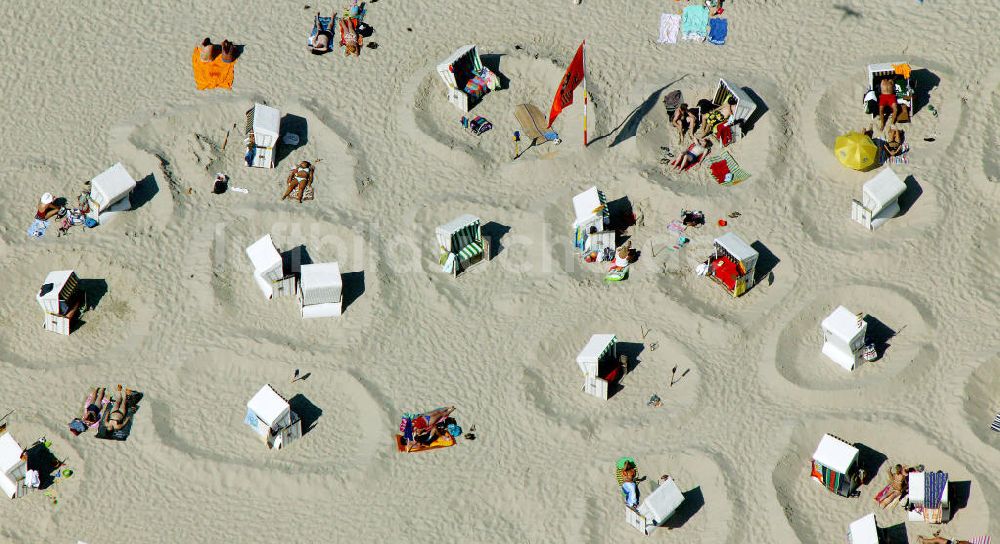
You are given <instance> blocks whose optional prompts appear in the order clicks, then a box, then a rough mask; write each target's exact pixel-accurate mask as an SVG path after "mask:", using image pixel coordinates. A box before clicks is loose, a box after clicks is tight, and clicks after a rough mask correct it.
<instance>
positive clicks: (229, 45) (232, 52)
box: [219, 40, 236, 64]
mask: <svg viewBox="0 0 1000 544" xmlns="http://www.w3.org/2000/svg"><path fill="white" fill-rule="evenodd" d="M219 59H221V60H222V62H225V63H226V64H229V63H231V62H236V44H234V43H233V42H231V41H229V40H222V55H221V56H220V57H219Z"/></svg>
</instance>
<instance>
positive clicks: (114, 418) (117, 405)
mask: <svg viewBox="0 0 1000 544" xmlns="http://www.w3.org/2000/svg"><path fill="white" fill-rule="evenodd" d="M131 394H132V390H131V389H126V390H125V391H124V392H122V386H121V384H119V385H118V398H117V399H115V400H114V402H113V404H112V405H111V410H110V411H109V412H108V413H107V415H105V416H104V427H105V428H107V429H108V430H109V431H111V432H115V431H120V430H122V429H124V428H125V426H126V425H128V422H129V420H131V419H132V416H129V415H128V414H127V412H128V396H129V395H131Z"/></svg>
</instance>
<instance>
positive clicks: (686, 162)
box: [670, 138, 712, 171]
mask: <svg viewBox="0 0 1000 544" xmlns="http://www.w3.org/2000/svg"><path fill="white" fill-rule="evenodd" d="M711 145H712V144H711V143H709V141H708V140H706V139H704V138H695V140H694V143H693V144H691V148H690V149H688V150H687V151H685V152H684V154H683V155H681V156H680V157H677V158H676V159H675V160H674V162H672V163H670V164H672V165H673V166H674V168H676V169H678V170H682V171H683V170H684V169H686V168H687V167H688V166H690V165H692V164H694V163H696V162H698V161H699V160H701V157H702V156H703V155H706V154H707V153H708V149H709V148H710V147H711Z"/></svg>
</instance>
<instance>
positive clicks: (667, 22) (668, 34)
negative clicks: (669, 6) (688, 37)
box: [656, 13, 681, 43]
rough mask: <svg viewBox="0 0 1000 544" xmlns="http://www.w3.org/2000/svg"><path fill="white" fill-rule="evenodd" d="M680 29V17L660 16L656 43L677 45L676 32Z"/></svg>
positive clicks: (666, 14) (670, 14)
mask: <svg viewBox="0 0 1000 544" xmlns="http://www.w3.org/2000/svg"><path fill="white" fill-rule="evenodd" d="M680 29H681V16H680V15H677V14H675V13H661V14H660V37H659V39H657V40H656V43H677V32H679V31H680Z"/></svg>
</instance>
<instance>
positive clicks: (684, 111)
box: [670, 104, 698, 143]
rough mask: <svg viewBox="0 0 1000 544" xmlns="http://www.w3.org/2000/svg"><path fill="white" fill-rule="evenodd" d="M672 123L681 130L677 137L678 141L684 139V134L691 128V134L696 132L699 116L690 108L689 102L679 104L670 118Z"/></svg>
mask: <svg viewBox="0 0 1000 544" xmlns="http://www.w3.org/2000/svg"><path fill="white" fill-rule="evenodd" d="M670 122H671V124H673V125H674V126H675V127H677V130H678V131H680V137H679V138H678V139H677V143H681V142H683V141H684V135H685V134H687V132H688V131H689V130H690V131H691V134H694V129H695V126H696V125H697V123H698V117H697V116H696V115H695V114H694V111H692V110H690V109H688V105H687V104H681V105H680V106H678V108H677V110H676V111H675V112H674V116H673V117H672V118H671V119H670Z"/></svg>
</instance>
